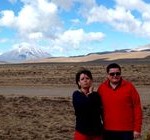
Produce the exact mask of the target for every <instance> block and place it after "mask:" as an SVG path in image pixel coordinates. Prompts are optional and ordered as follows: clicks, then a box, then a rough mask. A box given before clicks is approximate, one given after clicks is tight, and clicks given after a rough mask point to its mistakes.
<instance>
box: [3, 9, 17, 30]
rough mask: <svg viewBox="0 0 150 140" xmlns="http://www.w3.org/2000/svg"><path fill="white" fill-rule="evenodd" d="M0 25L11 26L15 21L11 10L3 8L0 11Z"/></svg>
mask: <svg viewBox="0 0 150 140" xmlns="http://www.w3.org/2000/svg"><path fill="white" fill-rule="evenodd" d="M0 15H1V17H2V18H0V26H8V27H9V26H13V25H14V22H15V15H14V12H13V11H10V10H5V11H1V13H0Z"/></svg>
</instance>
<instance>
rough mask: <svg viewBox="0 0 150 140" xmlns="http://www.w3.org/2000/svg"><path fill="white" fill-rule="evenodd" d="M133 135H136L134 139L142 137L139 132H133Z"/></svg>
mask: <svg viewBox="0 0 150 140" xmlns="http://www.w3.org/2000/svg"><path fill="white" fill-rule="evenodd" d="M133 135H134V138H135V139H137V138H139V137H141V133H139V132H137V131H134V132H133Z"/></svg>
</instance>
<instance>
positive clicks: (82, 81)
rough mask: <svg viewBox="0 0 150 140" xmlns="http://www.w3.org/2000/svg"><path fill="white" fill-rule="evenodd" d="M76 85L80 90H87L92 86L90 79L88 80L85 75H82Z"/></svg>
mask: <svg viewBox="0 0 150 140" xmlns="http://www.w3.org/2000/svg"><path fill="white" fill-rule="evenodd" d="M78 84H79V85H80V87H81V88H89V87H90V86H91V85H92V79H90V78H89V77H88V76H87V75H86V74H84V73H82V74H81V75H80V79H79V82H78Z"/></svg>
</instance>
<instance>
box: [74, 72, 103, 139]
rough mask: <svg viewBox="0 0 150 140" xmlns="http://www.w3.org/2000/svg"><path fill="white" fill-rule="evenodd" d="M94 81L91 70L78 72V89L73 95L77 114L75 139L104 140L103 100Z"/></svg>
mask: <svg viewBox="0 0 150 140" xmlns="http://www.w3.org/2000/svg"><path fill="white" fill-rule="evenodd" d="M92 82H93V77H92V74H91V72H90V71H89V70H87V69H82V70H80V71H78V73H77V74H76V84H77V85H78V90H76V91H74V93H73V97H72V98H73V99H72V100H73V106H74V110H75V115H76V126H75V134H74V140H102V121H101V102H100V97H99V95H98V94H97V92H94V91H93V87H92Z"/></svg>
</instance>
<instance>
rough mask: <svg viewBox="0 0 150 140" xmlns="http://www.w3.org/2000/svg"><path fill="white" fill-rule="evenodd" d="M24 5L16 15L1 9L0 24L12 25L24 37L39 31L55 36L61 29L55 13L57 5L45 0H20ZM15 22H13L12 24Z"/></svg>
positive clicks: (26, 37) (29, 36) (28, 37)
mask: <svg viewBox="0 0 150 140" xmlns="http://www.w3.org/2000/svg"><path fill="white" fill-rule="evenodd" d="M22 2H24V6H23V7H22V9H21V10H20V11H19V12H18V14H17V16H15V15H14V12H13V11H9V10H7V11H2V12H1V15H2V16H1V18H0V26H7V27H13V28H14V29H16V30H18V34H20V35H21V36H22V38H24V39H31V34H35V33H37V32H41V34H43V36H45V37H46V36H53V35H54V36H55V34H57V32H59V31H60V30H61V26H62V24H61V21H60V20H59V17H58V15H57V12H58V9H57V6H56V5H55V4H54V3H52V2H48V1H47V0H35V1H28V0H22ZM14 23H15V24H14Z"/></svg>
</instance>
